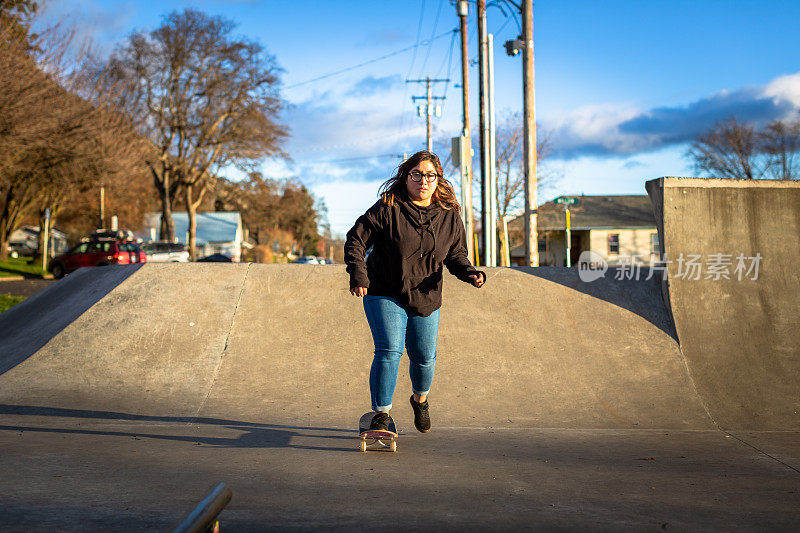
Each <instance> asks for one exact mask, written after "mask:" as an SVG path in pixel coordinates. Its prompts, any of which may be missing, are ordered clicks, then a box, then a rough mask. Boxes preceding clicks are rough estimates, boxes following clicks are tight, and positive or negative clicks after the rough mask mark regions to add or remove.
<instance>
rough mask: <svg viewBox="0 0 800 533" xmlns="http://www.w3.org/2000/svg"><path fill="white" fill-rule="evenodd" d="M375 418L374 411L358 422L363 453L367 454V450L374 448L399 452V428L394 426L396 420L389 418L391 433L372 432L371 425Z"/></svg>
mask: <svg viewBox="0 0 800 533" xmlns="http://www.w3.org/2000/svg"><path fill="white" fill-rule="evenodd" d="M373 416H375V412H374V411H370V412H369V413H365V414H364V415H363V416H362V417H361V419H360V420H359V421H358V438H359V439H360V440H361V442H360V446H361V451H362V452H365V451H367V449H370V450H371V449H374V448H381V449H383V448H389V449H390V450H391V451H393V452H396V451H397V426H395V425H394V419H393V418H392V417H391V416H389V431H380V430H370V429H369V424H370V422H372V417H373Z"/></svg>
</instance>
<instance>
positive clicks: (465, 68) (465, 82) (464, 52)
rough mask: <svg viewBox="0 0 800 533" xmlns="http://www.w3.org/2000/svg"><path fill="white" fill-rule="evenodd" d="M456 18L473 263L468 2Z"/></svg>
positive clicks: (462, 1)
mask: <svg viewBox="0 0 800 533" xmlns="http://www.w3.org/2000/svg"><path fill="white" fill-rule="evenodd" d="M456 9H457V10H458V18H459V20H460V21H461V105H462V117H463V128H462V132H461V135H462V137H463V138H464V141H463V142H464V144H465V145H466V146H465V149H464V150H463V152H464V155H465V157H464V158H463V159H464V160H463V161H461V162H460V164H461V200H462V203H463V204H464V205H463V207H464V227H465V229H466V234H467V235H466V236H467V256H468V257H469V260H470V261H471V262H473V263H474V262H475V250H474V247H473V245H472V239H473V238H472V235H473V233H474V232H475V222H474V219H473V215H472V138H471V136H470V131H469V55H468V46H467V44H468V39H467V35H468V34H467V15H469V2H467V0H458V3H457V5H456Z"/></svg>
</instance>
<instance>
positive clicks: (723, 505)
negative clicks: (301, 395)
mask: <svg viewBox="0 0 800 533" xmlns="http://www.w3.org/2000/svg"><path fill="white" fill-rule="evenodd" d="M3 412H4V413H5V414H3V415H2V416H0V449H2V450H3V453H2V454H0V472H3V476H1V477H0V493H2V494H3V503H2V505H0V521H2V523H3V524H4V530H6V531H53V530H56V529H57V530H67V531H70V530H71V531H78V530H81V531H141V530H145V529H148V530H165V529H168V528H169V526H170V525H172V524H173V523H174V522H175V521H176V520H178V519H179V518H180V516H181V515H182V514H183V513H184V512H185V511H186V510H188V509H189V508H191V507H192V506H193V505H194V504H195V503H196V502H197V501H198V500H199V499H200V498H201V497H202V496H203V495H204V493H205V492H206V491H207V490H208V489H209V488H210V487H211V486H212V485H214V484H216V483H217V482H220V481H224V482H225V483H227V484H228V485H229V486H230V487H231V488H232V490H233V499H232V500H231V502H230V504H229V505H228V506H227V507H226V509H225V510H224V511H223V513H222V515H221V517H220V518H221V525H222V531H267V530H272V529H276V530H314V529H320V528H321V529H326V530H329V529H330V530H352V529H359V528H363V527H364V526H365V524H367V523H378V524H382V527H381V529H387V530H411V531H422V530H465V529H466V530H486V529H489V530H539V531H619V530H628V531H657V530H659V531H660V530H667V531H791V530H796V528H797V525H798V523H800V473H799V472H798V470H797V466H798V464H800V456H798V453H797V452H798V446H797V444H798V439H800V434H798V433H797V432H765V433H751V434H750V435H748V436H746V437H743V439H744V440H740V439H742V437H740V438H737V437H739V436H731V435H729V434H725V433H723V432H720V431H680V430H678V431H676V430H610V429H608V430H565V429H522V430H515V429H490V428H482V429H481V428H451V429H446V428H440V427H436V428H434V430H433V431H432V432H431V433H429V434H427V435H421V434H419V433H416V431H414V430H413V427H412V428H409V426H410V424H409V421H405V423H404V422H403V421H399V423H400V425H401V426H404V427H405V431H404V434H402V435H401V437H400V439H399V447H398V451H397V453H395V454H392V453H390V452H381V451H374V452H372V451H371V452H367V453H361V452H360V451H358V449H357V444H358V442H357V439H356V434H355V431H354V430H353V429H351V428H335V427H301V426H285V425H272V424H269V423H264V424H257V423H242V422H239V421H236V420H222V419H219V420H216V419H205V420H197V421H195V422H194V423H186V422H183V421H171V422H168V421H152V420H146V419H144V420H135V421H134V420H111V419H109V418H108V417H112V416H125V415H124V414H122V413H106V414H104V415H98V414H97V413H85V412H80V411H72V412H70V411H65V412H59V411H58V410H51V411H46V410H45V411H39V413H44V414H37V411H36V410H32V409H22V410H20V411H19V414H13V409H10V408H8V407H6V408H4V411H3ZM434 415H435V411H434ZM86 416H91V417H92V418H86ZM104 417H105V418H104ZM409 429H410V431H409ZM765 449H769V453H765V451H764V450H765ZM792 465H794V466H792Z"/></svg>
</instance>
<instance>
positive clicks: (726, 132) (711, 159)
mask: <svg viewBox="0 0 800 533" xmlns="http://www.w3.org/2000/svg"><path fill="white" fill-rule="evenodd" d="M762 153H763V150H762V146H761V139H760V136H759V133H758V132H757V131H756V128H755V126H754V125H752V124H749V123H746V122H739V120H737V118H736V117H732V118H729V119H728V120H725V121H722V122H718V123H717V124H716V125H714V127H713V128H711V130H709V131H708V132H706V133H704V134H703V135H701V136H700V137H698V138H697V140H695V141H694V142H693V143H692V145H691V148H690V149H689V151H688V154H687V155H688V156H689V157H690V158H692V159H693V160H694V164H695V169H696V170H697V171H698V172H699V173H705V174H707V175H709V176H711V177H713V178H739V179H758V178H761V177H763V176H764V173H765V171H766V169H767V164H766V161H765V159H764V158H763V157H762Z"/></svg>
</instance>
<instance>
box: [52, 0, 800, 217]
mask: <svg viewBox="0 0 800 533" xmlns="http://www.w3.org/2000/svg"><path fill="white" fill-rule="evenodd" d="M185 7H195V8H198V9H201V10H203V11H206V12H208V13H210V14H214V15H223V16H225V17H227V18H229V19H231V20H233V21H234V22H235V23H237V24H238V27H237V32H238V33H240V34H242V35H245V36H247V37H249V38H251V39H254V40H257V41H259V42H260V43H261V44H263V45H264V46H265V47H266V49H267V50H268V51H269V53H271V54H273V55H274V56H275V58H276V59H277V62H278V63H279V64H280V66H281V67H282V68H283V73H282V76H281V81H282V84H283V89H282V94H283V96H284V98H285V99H286V100H287V101H288V102H289V103H290V104H291V106H290V108H289V109H287V111H286V112H285V114H284V116H283V121H284V122H285V123H286V124H287V125H288V126H289V127H290V129H291V132H292V136H291V138H290V139H289V140H288V142H287V144H286V146H285V148H286V150H287V151H288V153H289V154H290V156H291V158H292V160H291V161H290V162H284V161H267V162H265V163H264V165H263V170H264V173H265V175H268V176H272V177H289V176H292V177H298V178H299V179H300V180H301V181H303V182H304V183H305V184H306V185H307V186H308V187H309V188H310V189H311V190H312V191H314V193H315V194H316V195H317V196H319V197H320V198H322V199H324V200H325V202H326V204H327V206H328V210H329V220H330V222H331V225H332V228H333V230H334V231H336V232H339V233H344V232H345V231H346V230H347V229H348V228H349V227H350V226H351V225H352V223H353V222H354V220H355V218H356V217H357V216H358V215H359V214H360V213H362V212H363V211H364V210H366V208H367V207H369V205H371V204H372V203H373V202H374V201H375V198H376V192H377V188H378V185H379V184H380V183H381V182H382V181H383V180H385V179H387V178H388V177H389V176H390V175H391V173H392V170H393V169H394V167H395V166H396V165H397V164H398V163H399V159H398V158H397V157H396V155H398V154H401V153H403V152H408V153H413V152H414V151H416V150H418V149H422V148H424V144H425V128H424V121H423V120H422V119H420V118H418V117H417V116H416V112H415V107H414V105H413V104H412V102H411V96H413V95H421V94H424V89H423V87H422V86H414V85H410V84H407V83H405V80H406V79H409V78H422V77H425V76H431V77H440V78H445V77H450V78H451V83H450V84H449V85H447V86H445V85H444V84H443V85H440V86H437V88H436V89H435V91H434V94H436V95H438V96H446V98H447V99H446V100H445V102H444V109H443V114H442V117H441V118H438V119H436V120H435V122H434V136H435V137H436V138H437V139H441V140H442V141H444V140H446V139H449V138H450V137H452V136H455V135H458V133H459V130H460V127H461V126H460V125H461V102H460V98H461V97H460V90H459V89H458V88H457V87H454V86H453V85H454V84H459V83H460V81H461V80H460V66H459V48H458V42H457V41H455V42H454V41H453V39H452V35H451V34H450V33H448V32H449V31H450V30H453V29H455V28H456V27H457V25H458V18H457V16H456V14H455V8H454V7H453V6H452V5H451V3H450V1H449V0H424V1H423V0H404V1H397V0H395V1H382V0H372V1H347V0H342V1H339V2H331V1H323V0H292V1H287V0H271V1H270V0H239V1H236V0H229V1H222V0H195V1H183V0H161V1H149V0H139V1H130V0H54V1H53V2H52V4H51V7H50V8H49V12H48V13H47V15H46V16H47V17H49V18H51V19H55V18H58V17H59V16H61V15H68V16H69V17H70V19H71V20H72V21H73V22H74V23H75V24H77V25H79V27H80V28H81V30H82V31H83V32H84V33H85V34H86V35H89V36H91V37H92V38H93V39H94V40H95V41H96V43H97V46H98V48H99V49H100V50H101V51H106V52H107V51H110V50H112V49H113V47H114V46H115V45H117V44H118V43H120V42H122V41H123V40H124V38H125V37H126V36H127V35H128V34H129V33H130V32H131V31H132V30H134V29H139V30H148V29H152V28H155V27H157V26H158V24H159V23H160V21H161V18H162V17H163V15H164V14H165V13H167V12H169V11H171V10H179V9H183V8H185ZM487 15H488V28H489V32H491V33H493V34H494V35H495V71H496V72H495V78H496V102H497V110H498V115H502V114H504V113H507V112H511V111H515V110H520V109H521V107H522V86H521V68H522V66H521V59H520V57H519V56H518V57H515V58H512V57H508V56H506V55H505V51H504V49H503V45H502V43H503V42H504V41H506V40H508V39H513V38H515V37H516V36H517V35H518V33H519V29H518V26H517V23H516V21H515V20H513V19H510V18H507V17H506V16H505V15H504V13H503V12H502V11H501V10H500V9H498V8H496V7H490V8H489V10H488V13H487ZM474 17H475V10H474V5H473V6H471V11H470V20H469V23H470V26H471V32H470V47H471V51H470V58H471V59H477V52H476V48H475V44H476V24H475V18H474ZM798 20H800V2H789V1H733V0H731V1H710V0H709V1H701V0H696V1H693V2H688V1H660V0H649V1H627V2H623V1H602V2H601V1H588V0H584V1H571V0H542V1H539V2H536V3H535V8H534V42H535V53H536V115H537V122H538V123H539V127H540V129H541V130H543V131H545V132H547V133H548V135H549V136H550V139H551V147H552V149H553V153H552V154H551V155H550V156H549V157H548V159H547V160H546V161H544V162H543V171H545V172H550V173H551V174H554V175H557V176H561V178H560V180H559V181H558V182H557V183H555V184H554V185H552V186H551V187H549V188H548V189H546V190H543V191H541V193H540V201H545V200H548V199H551V198H553V197H554V196H557V195H559V194H579V193H585V194H644V193H645V191H644V182H645V181H646V180H648V179H651V178H655V177H658V176H665V175H683V176H685V175H692V174H693V170H692V167H691V164H690V162H689V161H688V160H687V159H686V158H685V152H686V148H687V145H686V143H687V142H688V141H689V140H690V139H691V138H693V137H694V136H695V135H697V134H698V133H700V132H702V131H704V130H706V129H708V128H709V127H710V126H712V125H713V124H714V123H715V122H716V121H718V120H720V119H724V118H726V117H728V116H730V115H733V114H735V115H737V116H739V117H740V118H743V119H747V120H753V121H756V122H765V121H769V120H772V119H775V118H783V117H788V116H796V115H797V112H798V109H800V65H798V60H797V53H796V51H797V50H798V49H800V32H797V31H796V23H797V21H798ZM432 37H435V38H432ZM404 49H405V51H402V52H399V53H395V52H398V51H401V50H404ZM389 54H393V55H391V57H389V58H387V59H382V60H379V61H374V62H370V63H369V64H367V65H365V66H362V67H358V68H353V69H350V70H348V71H347V72H344V73H341V74H336V75H333V76H328V77H325V78H324V79H320V80H316V81H310V80H315V78H318V77H321V76H326V75H328V74H331V73H335V72H337V71H339V70H342V69H347V68H349V67H353V66H355V65H359V64H361V63H365V62H369V61H371V60H375V59H377V58H380V57H383V56H386V55H389ZM448 67H449V68H448ZM470 94H471V97H472V100H473V101H472V102H471V105H470V110H471V118H472V123H473V124H474V125H476V124H477V122H478V114H477V112H478V109H477V67H472V68H471V69H470ZM475 143H476V144H477V141H475ZM475 148H477V146H475ZM440 155H441V156H443V157H442V158H443V159H444V158H445V157H446V156H447V154H446V153H444V152H443V151H441V153H440Z"/></svg>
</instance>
